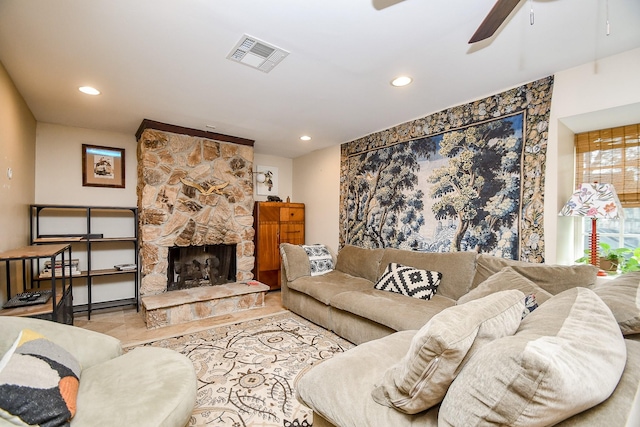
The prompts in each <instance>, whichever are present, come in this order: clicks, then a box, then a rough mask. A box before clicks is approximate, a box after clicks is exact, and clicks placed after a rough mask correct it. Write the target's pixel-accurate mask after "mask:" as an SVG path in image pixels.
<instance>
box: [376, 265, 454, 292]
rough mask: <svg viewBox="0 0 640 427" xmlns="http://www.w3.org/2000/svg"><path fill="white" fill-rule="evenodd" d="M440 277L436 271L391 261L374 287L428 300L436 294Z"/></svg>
mask: <svg viewBox="0 0 640 427" xmlns="http://www.w3.org/2000/svg"><path fill="white" fill-rule="evenodd" d="M441 277H442V274H440V273H438V272H437V271H426V270H420V269H417V268H413V267H406V266H403V265H400V264H396V263H395V262H392V263H391V264H389V265H388V266H387V269H386V270H385V271H384V273H383V274H382V276H380V279H378V281H377V282H376V284H375V286H374V288H376V289H379V290H381V291H388V292H395V293H397V294H402V295H406V296H408V297H412V298H420V299H425V300H430V299H431V297H432V296H434V295H435V294H436V291H437V289H438V285H439V284H440V278H441Z"/></svg>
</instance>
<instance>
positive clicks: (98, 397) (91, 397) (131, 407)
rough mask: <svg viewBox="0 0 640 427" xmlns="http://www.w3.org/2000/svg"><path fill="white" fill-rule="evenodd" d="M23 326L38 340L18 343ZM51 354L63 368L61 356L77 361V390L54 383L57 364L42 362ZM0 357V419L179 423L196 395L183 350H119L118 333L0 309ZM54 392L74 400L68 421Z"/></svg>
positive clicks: (0, 422)
mask: <svg viewBox="0 0 640 427" xmlns="http://www.w3.org/2000/svg"><path fill="white" fill-rule="evenodd" d="M23 331H33V333H32V334H36V336H38V335H39V336H40V337H38V338H40V340H39V341H41V342H42V343H43V344H41V347H40V348H34V346H32V347H30V349H29V350H23V351H20V350H19V347H20V346H18V348H16V344H17V343H16V341H17V337H18V336H21V337H22V335H21V332H22V333H23V334H24V332H23ZM22 341H23V342H24V338H23V339H22ZM34 342H35V341H34ZM21 345H22V344H21ZM41 348H45V350H41ZM50 354H55V355H56V356H55V357H54V362H49V364H51V366H52V367H54V368H55V367H56V366H58V368H57V370H60V372H65V371H67V372H68V369H67V367H62V368H60V365H58V363H59V362H63V363H65V364H67V365H69V366H71V365H73V364H75V365H76V366H77V369H79V371H80V372H79V373H78V375H77V376H78V377H79V384H78V385H77V386H76V387H77V388H76V391H77V395H75V393H70V392H69V391H66V392H65V391H64V390H63V389H66V390H69V387H68V386H63V384H69V383H68V382H65V381H62V380H60V385H57V384H58V383H57V381H54V382H53V383H52V380H51V376H52V374H54V373H55V371H56V369H54V368H50V367H49V364H46V363H43V360H50V359H49V358H50ZM33 355H35V357H34V356H33ZM0 359H2V361H1V362H0V426H15V425H27V424H26V423H25V422H23V421H21V420H29V424H31V425H36V424H40V425H71V426H72V427H78V426H114V427H115V426H118V427H121V426H154V427H159V426H164V427H182V426H184V425H186V424H187V422H188V421H189V419H190V417H191V413H192V412H193V408H194V406H195V403H196V391H197V379H196V374H195V371H194V368H193V364H192V363H191V361H190V360H189V359H188V358H187V357H185V356H183V355H182V354H180V353H178V352H175V351H173V350H169V349H165V348H157V347H137V348H135V349H133V350H131V351H129V352H127V353H126V354H123V350H122V347H121V345H120V341H119V340H117V339H115V338H113V337H111V336H108V335H104V334H101V333H98V332H93V331H89V330H86V329H82V328H78V327H75V326H70V325H64V324H60V323H54V322H50V321H47V320H40V319H30V318H23V317H11V316H0ZM55 359H58V360H55ZM3 363H6V364H4V365H3ZM23 374H24V375H23ZM56 375H57V374H56ZM16 385H20V386H21V387H22V388H21V389H19V388H17V387H15V386H16ZM58 388H60V389H61V392H58V391H57V389H58ZM60 394H61V395H62V396H63V397H64V400H65V402H66V405H67V406H69V407H73V408H75V414H72V415H73V417H72V418H71V421H70V423H65V421H66V420H67V419H68V417H69V416H70V414H68V413H66V410H64V409H65V408H64V406H63V407H60V406H59V405H56V401H57V400H59V397H60ZM74 395H75V396H77V398H76V399H74V398H73V396H74ZM16 396H17V397H18V398H19V399H18V400H16V399H15V397H16ZM69 396H71V397H69ZM38 397H39V398H38ZM16 402H18V403H16ZM9 408H13V409H18V410H17V412H16V411H9Z"/></svg>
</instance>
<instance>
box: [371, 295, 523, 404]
mask: <svg viewBox="0 0 640 427" xmlns="http://www.w3.org/2000/svg"><path fill="white" fill-rule="evenodd" d="M524 299H525V295H524V294H523V293H522V292H520V291H517V290H509V291H502V292H497V293H494V294H491V295H488V296H486V297H484V298H481V299H478V300H474V301H471V302H469V303H468V304H463V305H458V306H454V307H450V308H448V309H446V310H444V311H442V312H440V313H438V314H436V315H435V316H434V317H433V318H432V319H431V320H430V321H429V322H428V323H427V324H426V325H424V326H423V327H422V328H421V329H420V330H419V331H418V333H417V334H416V335H415V336H414V337H413V339H412V341H411V347H409V351H408V352H407V354H406V355H405V356H404V357H403V358H402V360H400V361H399V362H398V363H397V364H395V365H394V366H392V367H391V368H390V369H388V370H387V371H386V372H385V374H384V377H383V378H382V380H381V382H380V385H378V386H377V387H376V388H375V389H374V391H373V393H372V396H373V398H374V400H375V401H376V402H378V403H380V404H382V405H387V406H390V407H392V408H395V409H398V410H399V411H402V412H405V413H407V414H416V413H418V412H421V411H424V410H425V409H427V408H430V407H432V406H434V405H436V404H438V403H440V401H441V400H442V399H443V398H444V396H445V393H446V392H447V389H448V388H449V385H450V384H451V382H452V381H453V380H454V379H455V377H456V375H457V374H458V372H459V371H460V369H461V368H462V366H463V365H464V363H466V361H467V360H468V358H469V357H471V356H472V355H473V354H474V353H475V352H476V351H477V350H478V349H479V348H481V347H482V346H483V345H485V344H486V343H488V342H491V341H493V340H495V339H497V338H501V337H503V336H506V335H512V334H513V333H515V331H516V329H517V328H518V326H519V325H520V320H521V318H522V312H523V310H524Z"/></svg>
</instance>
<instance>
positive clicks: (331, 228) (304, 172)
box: [293, 145, 340, 251]
mask: <svg viewBox="0 0 640 427" xmlns="http://www.w3.org/2000/svg"><path fill="white" fill-rule="evenodd" d="M293 165H294V167H293V194H294V196H295V199H296V201H297V202H302V203H304V204H305V214H306V224H305V240H306V243H308V244H314V243H323V244H325V245H328V246H329V247H330V248H331V249H333V250H334V251H337V250H338V243H339V239H338V237H339V215H338V214H339V212H340V208H339V205H340V146H339V145H338V146H334V147H329V148H325V149H323V150H318V151H314V152H312V153H310V154H307V155H306V156H302V157H298V158H296V159H294V161H293Z"/></svg>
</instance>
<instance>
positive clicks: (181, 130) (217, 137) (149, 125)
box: [136, 119, 255, 147]
mask: <svg viewBox="0 0 640 427" xmlns="http://www.w3.org/2000/svg"><path fill="white" fill-rule="evenodd" d="M145 129H155V130H160V131H163V132H171V133H177V134H180V135H189V136H195V137H198V138H207V139H212V140H214V141H223V142H230V143H233V144H240V145H248V146H250V147H253V144H254V143H255V141H254V140H253V139H246V138H240V137H237V136H230V135H224V134H222V133H216V132H208V131H206V130H200V129H191V128H186V127H183V126H177V125H170V124H168V123H162V122H156V121H154V120H149V119H144V120H142V123H140V127H138V131H137V132H136V141H139V140H140V136H141V135H142V132H144V131H145Z"/></svg>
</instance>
